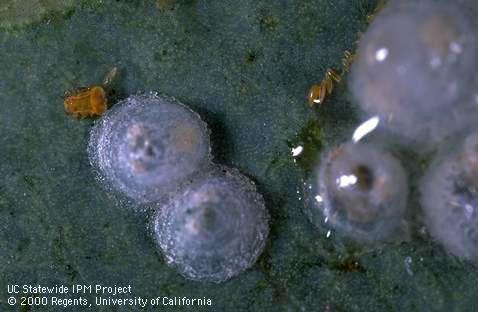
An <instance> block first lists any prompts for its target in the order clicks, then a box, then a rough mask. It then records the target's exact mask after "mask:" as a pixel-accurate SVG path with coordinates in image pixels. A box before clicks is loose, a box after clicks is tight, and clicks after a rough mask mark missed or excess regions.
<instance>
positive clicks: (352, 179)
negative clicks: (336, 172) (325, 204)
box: [336, 174, 358, 187]
mask: <svg viewBox="0 0 478 312" xmlns="http://www.w3.org/2000/svg"><path fill="white" fill-rule="evenodd" d="M357 181H358V179H357V177H356V176H355V175H353V174H349V175H346V174H344V175H343V176H340V177H339V178H338V179H337V181H336V183H337V186H338V187H349V186H352V185H355V184H356V183H357Z"/></svg>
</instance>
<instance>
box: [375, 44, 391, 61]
mask: <svg viewBox="0 0 478 312" xmlns="http://www.w3.org/2000/svg"><path fill="white" fill-rule="evenodd" d="M387 57H388V49H387V48H380V49H378V50H377V52H375V59H376V60H377V62H380V63H381V62H383V61H385V60H386V59H387Z"/></svg>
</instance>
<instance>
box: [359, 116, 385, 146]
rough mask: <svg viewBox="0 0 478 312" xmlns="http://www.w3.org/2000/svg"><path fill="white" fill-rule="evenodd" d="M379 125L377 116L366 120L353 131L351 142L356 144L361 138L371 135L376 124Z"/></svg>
mask: <svg viewBox="0 0 478 312" xmlns="http://www.w3.org/2000/svg"><path fill="white" fill-rule="evenodd" d="M379 123H380V118H379V117H378V116H373V117H372V118H370V119H368V120H367V121H365V122H364V123H362V124H361V125H360V126H358V128H357V129H356V130H355V132H354V134H353V136H352V141H353V142H354V143H357V142H358V141H360V140H361V139H362V138H363V137H365V136H366V135H368V134H369V133H371V132H372V131H373V130H375V128H377V126H378V124H379Z"/></svg>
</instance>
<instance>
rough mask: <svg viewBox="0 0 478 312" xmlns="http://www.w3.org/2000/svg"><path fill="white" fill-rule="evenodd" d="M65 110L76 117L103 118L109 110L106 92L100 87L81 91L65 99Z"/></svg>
mask: <svg viewBox="0 0 478 312" xmlns="http://www.w3.org/2000/svg"><path fill="white" fill-rule="evenodd" d="M64 105H65V110H66V111H67V112H68V113H70V114H72V115H75V116H76V117H96V116H101V115H102V114H103V113H104V112H105V111H106V108H107V99H106V93H105V90H104V89H103V88H102V87H100V86H92V87H89V88H84V89H81V90H79V91H77V92H74V93H72V94H70V95H67V96H66V97H65V101H64Z"/></svg>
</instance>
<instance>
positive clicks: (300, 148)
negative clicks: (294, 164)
mask: <svg viewBox="0 0 478 312" xmlns="http://www.w3.org/2000/svg"><path fill="white" fill-rule="evenodd" d="M303 151H304V147H303V146H301V145H299V146H297V147H295V148H293V149H292V156H293V157H297V156H299V155H300V154H302V152H303Z"/></svg>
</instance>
